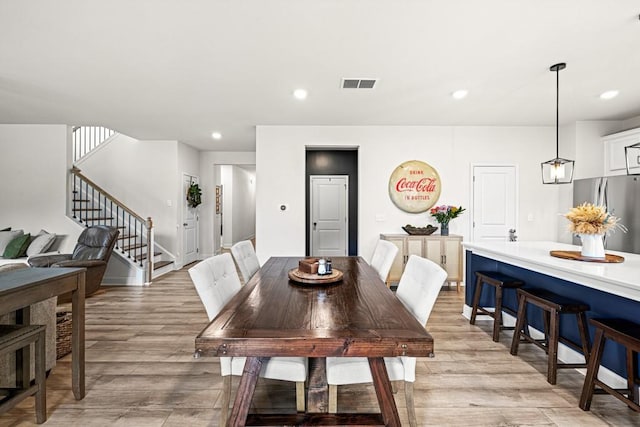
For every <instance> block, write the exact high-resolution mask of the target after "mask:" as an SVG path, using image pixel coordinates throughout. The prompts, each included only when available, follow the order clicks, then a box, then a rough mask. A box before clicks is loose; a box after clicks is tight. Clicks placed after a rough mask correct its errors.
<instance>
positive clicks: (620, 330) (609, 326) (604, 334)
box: [580, 319, 640, 412]
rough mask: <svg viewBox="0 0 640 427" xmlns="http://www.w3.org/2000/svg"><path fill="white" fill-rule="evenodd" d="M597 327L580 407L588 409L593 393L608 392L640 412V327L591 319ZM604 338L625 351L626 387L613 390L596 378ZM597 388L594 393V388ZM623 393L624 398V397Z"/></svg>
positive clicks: (627, 323)
mask: <svg viewBox="0 0 640 427" xmlns="http://www.w3.org/2000/svg"><path fill="white" fill-rule="evenodd" d="M589 322H591V324H592V325H593V326H595V328H596V333H595V339H594V343H593V351H592V353H591V358H590V359H589V367H588V368H587V376H586V377H585V379H584V386H583V387H582V395H581V396H580V408H581V409H583V410H585V411H588V410H589V408H590V407H591V398H592V397H593V393H609V394H610V395H612V396H614V397H616V398H618V399H620V400H621V401H623V402H624V403H626V404H627V406H629V407H630V408H631V409H633V410H634V411H638V412H640V405H639V403H640V402H639V401H638V390H637V389H636V385H637V384H638V383H639V379H638V363H637V360H638V359H637V358H638V352H640V325H639V324H637V323H633V322H630V321H628V320H623V319H591V320H589ZM607 339H610V340H613V341H615V342H617V343H619V344H621V345H622V346H624V347H625V348H626V356H627V388H626V389H622V390H620V389H614V388H611V387H609V386H608V385H606V384H605V383H603V382H602V381H600V380H599V379H598V370H599V369H600V361H601V359H602V353H603V350H604V343H605V341H606V340H607ZM596 385H597V386H599V387H600V389H598V390H596V388H595V386H596ZM625 394H626V395H627V396H626V397H625Z"/></svg>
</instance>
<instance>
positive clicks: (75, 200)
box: [71, 199, 89, 203]
mask: <svg viewBox="0 0 640 427" xmlns="http://www.w3.org/2000/svg"><path fill="white" fill-rule="evenodd" d="M71 201H72V202H76V203H86V202H88V201H89V199H73V200H71Z"/></svg>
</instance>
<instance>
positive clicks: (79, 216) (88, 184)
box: [68, 126, 174, 285]
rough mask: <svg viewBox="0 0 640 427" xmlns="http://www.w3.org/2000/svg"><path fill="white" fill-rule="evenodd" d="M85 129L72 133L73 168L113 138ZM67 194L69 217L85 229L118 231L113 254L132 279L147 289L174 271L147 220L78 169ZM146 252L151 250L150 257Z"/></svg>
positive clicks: (103, 131) (102, 131)
mask: <svg viewBox="0 0 640 427" xmlns="http://www.w3.org/2000/svg"><path fill="white" fill-rule="evenodd" d="M87 128H89V129H85V127H77V128H74V130H73V158H74V164H75V163H76V162H78V161H79V160H81V159H82V158H83V157H84V156H87V155H88V154H90V153H91V152H93V150H95V149H96V148H97V147H98V146H100V145H101V144H103V143H105V142H106V141H107V140H109V139H110V138H111V137H112V136H113V135H114V134H115V132H113V131H111V130H110V129H106V128H100V127H94V126H92V127H87ZM70 191H71V197H70V198H69V200H70V203H69V211H68V216H69V217H70V218H71V219H73V220H74V221H75V222H76V223H78V224H79V225H82V226H84V227H89V226H92V225H107V226H110V227H116V228H118V229H119V231H120V234H119V236H118V240H117V242H116V246H115V250H114V252H113V253H114V254H116V255H117V256H118V257H119V258H120V259H121V260H123V261H124V262H125V263H126V264H128V265H129V266H130V268H133V269H135V270H136V273H135V276H136V277H139V279H140V281H143V282H144V284H146V285H148V284H150V283H151V281H152V279H153V278H155V277H158V276H160V275H162V274H164V273H166V272H169V271H172V270H173V265H174V260H173V256H172V255H171V254H170V253H169V252H168V251H166V250H165V249H164V248H162V247H161V246H160V245H158V244H156V243H155V242H154V230H153V221H152V219H151V218H150V217H148V218H143V217H142V216H141V215H138V214H137V213H135V212H134V211H133V210H131V209H130V208H128V207H127V206H125V205H124V203H122V202H120V201H119V200H118V199H117V198H115V197H114V196H113V195H111V194H109V193H108V192H107V191H105V190H104V189H103V188H101V187H100V186H99V185H98V184H96V183H95V182H93V181H91V180H90V179H89V178H88V177H86V176H85V175H83V174H82V172H81V170H80V169H79V168H78V167H77V166H73V168H72V169H71V179H70ZM149 248H153V251H152V252H151V255H149V252H150V251H149ZM168 258H170V259H168ZM136 281H138V280H136Z"/></svg>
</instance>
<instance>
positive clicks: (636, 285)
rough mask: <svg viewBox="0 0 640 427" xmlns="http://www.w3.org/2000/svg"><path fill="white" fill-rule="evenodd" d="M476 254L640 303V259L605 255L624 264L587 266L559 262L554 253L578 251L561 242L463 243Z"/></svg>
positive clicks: (561, 260) (621, 254) (634, 255)
mask: <svg viewBox="0 0 640 427" xmlns="http://www.w3.org/2000/svg"><path fill="white" fill-rule="evenodd" d="M462 246H463V247H464V248H465V249H466V250H469V251H471V252H473V253H474V254H477V255H480V256H484V257H486V258H490V259H494V260H496V261H501V262H504V263H507V264H511V265H515V266H517V267H522V268H526V269H528V270H531V271H536V272H538V273H542V274H546V275H549V276H552V277H558V278H560V279H564V280H567V281H569V282H574V283H578V284H581V285H584V286H588V287H590V288H594V289H599V290H601V291H604V292H608V293H610V294H614V295H619V296H622V297H625V298H629V299H632V300H635V301H640V255H637V254H631V253H625V252H617V251H609V250H607V251H605V252H606V253H610V254H614V255H620V256H623V257H624V259H625V260H624V262H622V263H599V262H584V261H575V260H569V259H562V258H556V257H552V256H551V255H549V252H550V251H552V250H564V251H579V250H580V246H575V245H568V244H566V243H558V242H548V241H544V242H526V241H521V242H503V241H500V242H462Z"/></svg>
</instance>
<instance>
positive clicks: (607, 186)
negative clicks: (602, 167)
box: [573, 175, 640, 254]
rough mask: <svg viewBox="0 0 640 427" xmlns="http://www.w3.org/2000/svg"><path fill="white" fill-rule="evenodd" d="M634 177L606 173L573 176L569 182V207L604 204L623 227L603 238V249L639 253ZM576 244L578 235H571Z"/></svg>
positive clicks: (639, 188)
mask: <svg viewBox="0 0 640 427" xmlns="http://www.w3.org/2000/svg"><path fill="white" fill-rule="evenodd" d="M638 178H639V177H638V176H627V175H623V176H610V177H602V178H589V179H577V180H575V181H574V182H573V206H577V205H579V204H581V203H584V202H591V203H594V204H596V205H602V206H605V207H606V209H607V211H608V212H609V213H611V214H612V215H615V216H617V217H618V218H620V222H621V223H622V224H623V225H624V226H625V227H627V229H628V231H627V232H626V233H623V232H622V231H620V230H616V231H615V232H614V233H611V234H610V235H608V236H607V237H606V238H605V248H606V249H610V250H614V251H622V252H632V253H636V254H640V179H638ZM573 242H574V244H576V245H580V240H579V238H578V237H575V236H574V238H573Z"/></svg>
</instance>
